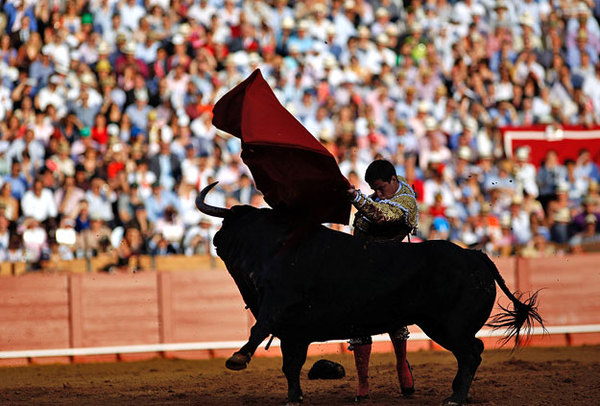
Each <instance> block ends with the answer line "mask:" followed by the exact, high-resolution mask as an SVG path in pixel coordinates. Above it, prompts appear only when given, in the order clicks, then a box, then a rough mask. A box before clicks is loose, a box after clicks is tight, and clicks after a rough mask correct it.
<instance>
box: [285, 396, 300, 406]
mask: <svg viewBox="0 0 600 406" xmlns="http://www.w3.org/2000/svg"><path fill="white" fill-rule="evenodd" d="M303 399H304V398H303V397H302V396H300V399H298V400H297V401H295V402H290V401H288V402H287V403H286V404H285V406H301V405H302V400H303Z"/></svg>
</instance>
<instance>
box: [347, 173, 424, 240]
mask: <svg viewBox="0 0 600 406" xmlns="http://www.w3.org/2000/svg"><path fill="white" fill-rule="evenodd" d="M398 182H399V183H400V187H399V188H398V191H397V192H396V194H395V195H394V196H392V198H390V199H383V200H379V199H377V198H376V197H375V195H372V196H366V195H364V194H362V193H361V192H358V194H357V196H356V198H355V199H354V201H353V202H352V204H353V205H354V206H355V207H356V208H357V209H358V213H357V214H356V216H355V218H354V228H355V229H356V231H358V232H359V233H360V234H364V235H366V236H368V237H372V238H375V239H398V240H403V239H404V237H406V236H407V235H408V234H409V233H410V232H411V231H412V230H413V229H414V228H415V227H416V226H417V221H418V214H417V210H418V209H417V199H416V195H415V192H414V190H413V189H412V187H410V186H409V185H408V183H406V179H404V178H403V177H401V176H398Z"/></svg>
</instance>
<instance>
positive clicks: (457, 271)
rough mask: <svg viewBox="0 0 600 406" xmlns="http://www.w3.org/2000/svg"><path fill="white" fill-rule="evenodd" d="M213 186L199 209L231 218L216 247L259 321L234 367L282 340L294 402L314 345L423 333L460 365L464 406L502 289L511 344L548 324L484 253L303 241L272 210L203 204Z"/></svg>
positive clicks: (352, 240)
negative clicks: (412, 328)
mask: <svg viewBox="0 0 600 406" xmlns="http://www.w3.org/2000/svg"><path fill="white" fill-rule="evenodd" d="M213 186H214V184H213V185H211V186H208V187H207V188H205V189H204V190H203V191H202V192H201V193H200V195H199V196H198V199H197V200H196V205H197V206H198V209H199V210H200V211H202V212H204V213H206V214H209V215H213V216H217V217H223V218H224V220H223V225H222V227H221V230H220V231H219V232H218V233H217V234H216V236H215V239H214V243H215V245H216V247H217V253H218V254H219V256H220V257H221V258H222V259H223V261H224V262H225V264H226V266H227V269H228V270H229V273H230V274H231V276H232V277H233V279H234V281H235V283H236V284H237V286H238V288H239V290H240V292H241V294H242V297H243V299H244V301H245V302H246V304H247V305H248V307H249V308H250V310H251V311H252V313H253V315H254V316H255V318H256V324H255V325H254V326H253V327H252V330H251V333H250V338H249V340H248V342H247V343H246V344H245V345H244V346H243V347H242V348H241V349H240V350H239V351H238V352H236V353H235V354H234V355H233V356H232V357H231V358H230V359H229V360H228V361H227V363H226V365H227V367H228V368H230V369H235V370H237V369H243V368H245V367H246V366H247V364H248V362H249V361H250V357H251V356H252V354H254V351H255V350H256V348H257V347H258V346H259V345H260V344H261V343H262V342H263V341H264V339H265V338H267V337H268V336H269V335H270V334H272V335H274V336H276V337H278V338H279V339H280V341H281V352H282V355H283V372H284V374H285V376H286V378H287V381H288V400H289V402H293V403H296V402H299V401H301V400H302V391H301V389H300V370H301V368H302V365H303V364H304V362H305V361H306V353H307V349H308V345H309V344H310V343H311V342H315V341H327V340H333V339H347V338H352V337H360V336H367V335H375V334H381V333H386V332H390V331H394V330H395V329H397V328H398V327H400V326H403V325H410V324H416V325H418V326H419V327H420V328H421V329H422V330H423V331H424V332H425V333H426V334H427V335H428V336H429V337H430V338H431V339H432V340H434V341H435V342H437V343H438V344H440V345H441V346H443V347H444V348H446V349H448V350H449V351H451V352H452V353H453V354H454V356H455V357H456V359H457V362H458V372H457V374H456V377H455V378H454V381H453V382H452V391H453V393H452V395H451V396H450V397H449V398H448V399H446V404H462V403H464V402H465V400H466V397H467V393H468V390H469V387H470V385H471V381H472V380H473V376H474V375H475V372H476V370H477V367H478V366H479V364H480V362H481V356H480V355H481V352H482V351H483V343H482V342H481V340H479V339H477V338H475V334H476V333H477V332H478V331H479V329H481V327H482V326H483V325H484V324H485V323H486V321H487V320H488V317H489V316H490V313H491V311H492V307H493V305H494V301H495V298H496V285H495V284H496V283H498V286H499V287H500V288H501V289H502V291H503V292H504V293H505V294H506V295H507V296H508V298H509V299H510V300H511V301H512V303H513V307H514V310H512V309H511V310H509V309H504V312H503V313H501V314H500V315H498V316H497V318H496V322H495V323H494V324H493V325H494V326H495V327H505V328H507V329H508V331H507V334H508V336H507V337H506V339H507V340H508V339H509V338H511V337H515V339H516V344H517V345H518V344H519V340H520V339H521V336H520V330H521V328H522V327H523V325H524V324H525V325H526V327H528V328H529V327H531V324H532V322H533V321H537V322H539V323H541V318H540V316H539V315H538V313H537V311H536V306H535V301H536V300H535V298H536V295H533V296H532V297H531V298H529V299H528V300H527V301H525V303H522V302H520V301H519V300H518V299H517V298H516V297H515V296H514V295H513V294H512V293H511V292H510V291H509V290H508V288H507V287H506V284H505V283H504V280H503V279H502V277H501V276H500V274H499V273H498V270H497V268H496V266H495V265H494V264H493V262H492V261H491V260H490V259H489V258H488V257H487V255H485V254H483V253H481V252H479V251H473V250H467V249H462V248H460V247H458V246H457V245H454V244H452V243H449V242H446V241H428V242H424V243H421V244H406V243H398V242H367V241H365V240H362V239H360V238H357V237H353V236H350V235H348V234H344V233H341V232H337V231H334V230H331V229H328V228H326V227H323V226H318V227H315V228H314V229H313V230H311V231H307V232H304V233H303V234H300V236H299V237H298V232H297V228H295V227H292V226H290V225H289V222H287V221H285V220H284V219H283V217H282V216H281V215H279V214H278V213H277V212H276V211H274V210H272V209H256V208H253V207H250V206H235V207H233V208H232V209H230V210H226V209H222V208H216V207H211V206H208V205H207V204H205V203H204V197H205V196H206V194H207V193H208V191H209V190H210V189H211V188H212V187H213ZM295 230H296V231H295ZM290 236H296V238H294V237H292V238H290ZM528 331H529V329H527V332H528Z"/></svg>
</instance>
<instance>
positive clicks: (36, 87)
mask: <svg viewBox="0 0 600 406" xmlns="http://www.w3.org/2000/svg"><path fill="white" fill-rule="evenodd" d="M1 4H2V13H1V14H0V17H1V18H0V32H1V33H2V34H1V35H0V134H1V139H0V179H1V182H0V183H1V188H0V260H2V261H23V260H27V261H28V262H31V263H36V262H38V261H40V260H41V259H48V258H60V259H70V258H78V257H88V256H94V255H97V254H98V253H102V252H106V251H110V250H115V251H116V252H117V253H118V258H119V261H126V260H127V259H128V258H129V257H130V256H131V255H135V254H151V255H166V254H171V253H181V254H187V255H191V254H195V253H206V252H210V250H211V248H210V244H209V242H210V239H211V236H212V235H214V233H215V231H216V227H217V226H218V221H217V222H215V221H214V220H213V219H210V218H207V217H204V216H203V215H201V214H200V213H198V212H197V210H196V209H195V206H194V199H195V197H196V195H197V193H198V190H200V189H201V188H203V187H204V186H206V185H207V184H209V183H210V182H212V181H213V180H218V181H219V182H220V183H219V189H218V190H217V191H216V192H214V193H211V194H210V195H209V199H208V200H209V203H211V204H215V205H219V206H231V205H234V204H240V203H242V204H253V205H256V206H262V205H264V201H263V200H262V198H261V196H260V194H259V193H257V191H256V189H255V188H254V186H253V183H252V179H251V177H250V176H249V173H248V171H247V168H246V167H245V166H244V165H243V163H242V162H241V160H240V157H239V152H240V146H239V142H238V140H237V139H234V138H231V137H230V136H229V135H228V134H225V133H222V132H220V131H218V130H216V129H215V128H214V127H213V126H212V125H211V118H212V113H211V110H212V107H213V105H214V103H215V102H216V101H217V100H218V99H219V98H220V97H221V96H222V95H223V94H225V93H226V92H227V91H228V90H229V89H231V88H232V87H233V86H235V85H236V84H237V83H239V82H240V81H242V80H243V79H244V78H245V77H246V76H247V75H248V74H250V73H251V72H252V71H253V70H254V69H256V68H260V69H261V71H262V74H263V76H264V77H265V78H266V80H267V81H268V82H269V84H270V85H271V87H272V88H273V90H274V92H275V94H276V95H277V97H278V98H279V100H280V101H281V103H282V104H283V105H284V106H285V107H286V108H287V109H288V110H289V111H290V112H291V113H292V114H293V115H294V116H295V117H297V118H298V120H300V121H301V122H302V124H303V125H304V126H305V127H306V128H307V129H308V130H309V131H310V132H311V134H313V135H314V136H315V137H317V138H318V139H319V140H320V141H321V142H322V143H323V144H324V145H325V146H326V148H328V149H329V150H330V151H331V152H332V153H333V155H334V156H335V157H336V158H337V160H338V162H339V165H340V168H341V170H342V173H343V174H344V175H346V176H347V177H348V178H349V180H350V181H351V182H352V183H353V184H355V185H356V186H358V187H360V188H361V189H362V190H363V191H365V192H368V191H369V188H368V185H365V184H364V182H363V181H362V179H363V175H364V171H365V169H366V166H367V165H368V164H369V163H370V162H371V161H372V160H373V159H375V158H378V157H384V158H386V159H389V160H391V161H392V162H393V163H394V164H395V165H397V168H398V172H399V174H401V175H403V176H405V177H406V178H407V179H408V181H409V183H410V184H412V185H414V187H415V189H416V190H417V193H418V198H419V204H420V210H421V214H420V227H419V233H418V238H420V239H440V238H441V239H450V240H452V241H455V242H458V243H461V244H463V245H465V246H471V247H481V248H484V249H486V250H487V251H488V252H490V253H493V254H497V255H511V254H514V253H515V252H516V251H517V250H518V251H519V252H520V253H521V254H523V255H531V256H538V255H549V254H551V253H552V252H553V251H554V250H556V249H561V250H573V251H577V250H579V249H580V247H581V246H582V245H583V244H586V243H594V242H598V241H600V236H599V234H598V229H599V224H600V223H599V221H598V220H600V215H599V214H598V208H599V207H600V206H599V200H598V181H599V176H600V175H599V172H598V166H597V162H598V160H599V158H600V156H599V155H600V152H599V151H595V150H591V151H590V150H586V149H585V148H582V149H581V151H580V152H579V154H578V155H577V156H573V157H570V159H567V160H561V159H559V158H558V156H557V154H556V153H553V152H549V153H548V155H547V156H546V159H545V160H544V163H543V165H541V166H539V167H538V166H534V165H532V163H531V162H530V159H529V155H530V151H529V150H528V149H527V148H521V149H519V150H517V151H516V153H515V154H507V153H506V151H504V147H503V143H502V135H501V132H500V130H499V127H502V126H529V125H533V124H555V125H562V124H569V125H581V126H585V127H593V126H595V125H597V124H599V123H600V62H599V60H598V59H599V58H598V55H599V52H600V26H599V24H598V17H599V16H600V2H599V1H594V0H587V1H581V2H578V1H567V0H550V1H548V0H521V1H514V0H498V1H495V0H479V1H476V0H466V1H449V0H426V1H422V0H413V1H410V0H407V1H405V2H402V1H400V0H370V1H368V0H346V1H340V0H308V1H299V0H298V1H287V0H269V1H258V0H247V1H241V0H145V1H144V0H89V1H88V0H70V1H63V0H37V1H32V0H6V1H2V2H1ZM509 157H510V158H509ZM315 198H317V199H318V196H315ZM343 229H344V230H346V231H351V230H350V229H349V228H348V227H343Z"/></svg>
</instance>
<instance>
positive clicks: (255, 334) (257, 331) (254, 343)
mask: <svg viewBox="0 0 600 406" xmlns="http://www.w3.org/2000/svg"><path fill="white" fill-rule="evenodd" d="M260 319H261V318H260V317H259V320H257V321H256V324H255V325H254V326H253V327H252V329H251V330H250V338H249V339H248V342H247V343H246V344H244V346H243V347H242V348H240V349H239V351H237V352H235V353H234V354H233V355H232V356H231V357H230V358H229V359H228V360H227V361H225V366H226V367H227V368H228V369H231V370H234V371H239V370H242V369H245V368H246V367H247V366H248V363H250V359H251V358H252V355H254V351H256V349H257V348H258V346H259V345H260V343H262V342H263V341H264V340H265V338H267V337H268V336H269V334H270V330H269V328H268V326H267V323H265V322H262V321H261V320H260Z"/></svg>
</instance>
